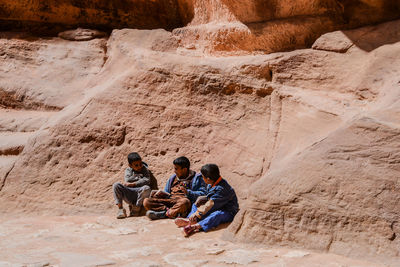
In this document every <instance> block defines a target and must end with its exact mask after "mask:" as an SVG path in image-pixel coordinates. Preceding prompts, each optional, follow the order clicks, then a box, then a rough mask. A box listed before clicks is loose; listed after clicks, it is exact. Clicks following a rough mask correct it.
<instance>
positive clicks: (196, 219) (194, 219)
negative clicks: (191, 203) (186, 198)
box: [189, 213, 198, 224]
mask: <svg viewBox="0 0 400 267" xmlns="http://www.w3.org/2000/svg"><path fill="white" fill-rule="evenodd" d="M189 221H190V223H191V224H192V223H197V221H198V218H197V216H196V215H195V214H194V213H193V214H192V215H190V217H189Z"/></svg>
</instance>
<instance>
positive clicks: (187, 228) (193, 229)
mask: <svg viewBox="0 0 400 267" xmlns="http://www.w3.org/2000/svg"><path fill="white" fill-rule="evenodd" d="M195 232H197V228H196V226H194V225H190V224H189V225H186V226H185V227H184V228H183V229H182V233H183V235H184V236H185V237H189V236H190V235H191V234H194V233H195Z"/></svg>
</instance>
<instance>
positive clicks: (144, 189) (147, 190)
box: [141, 185, 151, 198]
mask: <svg viewBox="0 0 400 267" xmlns="http://www.w3.org/2000/svg"><path fill="white" fill-rule="evenodd" d="M150 192H151V188H150V186H148V185H145V186H143V187H142V193H141V195H142V198H143V197H144V198H148V197H149V196H150Z"/></svg>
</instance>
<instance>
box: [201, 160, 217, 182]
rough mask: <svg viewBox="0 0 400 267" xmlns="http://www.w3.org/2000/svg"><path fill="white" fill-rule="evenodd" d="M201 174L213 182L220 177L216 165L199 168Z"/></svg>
mask: <svg viewBox="0 0 400 267" xmlns="http://www.w3.org/2000/svg"><path fill="white" fill-rule="evenodd" d="M200 171H201V174H203V175H204V177H206V178H209V179H211V180H213V181H216V180H218V178H219V177H220V176H221V175H220V174H219V168H218V166H217V165H216V164H206V165H204V166H203V167H201V170H200Z"/></svg>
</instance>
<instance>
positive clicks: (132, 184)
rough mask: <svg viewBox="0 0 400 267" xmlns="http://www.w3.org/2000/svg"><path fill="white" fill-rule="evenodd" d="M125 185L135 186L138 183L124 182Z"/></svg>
mask: <svg viewBox="0 0 400 267" xmlns="http://www.w3.org/2000/svg"><path fill="white" fill-rule="evenodd" d="M124 186H126V187H135V186H136V184H135V183H124Z"/></svg>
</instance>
